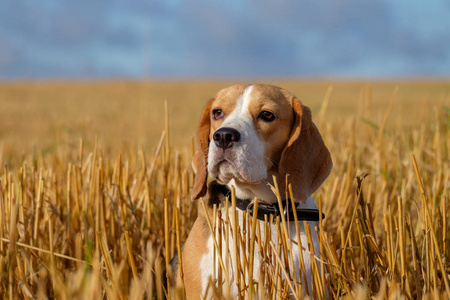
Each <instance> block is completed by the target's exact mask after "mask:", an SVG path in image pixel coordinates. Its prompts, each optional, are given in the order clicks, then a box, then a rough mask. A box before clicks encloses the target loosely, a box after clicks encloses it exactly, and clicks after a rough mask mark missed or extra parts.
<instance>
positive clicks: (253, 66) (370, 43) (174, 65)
mask: <svg viewBox="0 0 450 300" xmlns="http://www.w3.org/2000/svg"><path fill="white" fill-rule="evenodd" d="M449 16H450V2H449V1H445V0H428V1H417V0H410V1H387V0H386V1H384V0H380V1H366V0H342V1H336V0H327V1H325V0H323V1H318V0H316V1H313V0H306V1H286V0H278V1H273V0H272V1H269V0H259V1H244V0H241V1H236V0H230V1H218V0H216V1H206V0H191V1H181V0H161V1H157V0H153V1H119V0H108V1H100V0H91V1H84V0H77V1H73V0H72V1H65V0H42V1H31V0H28V1H24V0H0V79H6V80H9V79H34V78H50V79H52V78H75V79H80V78H81V79H82V78H94V79H95V78H132V79H140V78H163V79H180V78H202V79H204V78H226V77H271V78H274V77H305V78H308V77H311V78H321V77H339V78H367V79H371V78H414V77H420V78H423V77H445V78H448V77H450V17H449Z"/></svg>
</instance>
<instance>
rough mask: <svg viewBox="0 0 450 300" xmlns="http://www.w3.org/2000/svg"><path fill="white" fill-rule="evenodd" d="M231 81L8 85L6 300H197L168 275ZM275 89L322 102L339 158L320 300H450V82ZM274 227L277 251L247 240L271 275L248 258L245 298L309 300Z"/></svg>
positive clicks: (323, 237) (1, 141)
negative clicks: (209, 109) (217, 106)
mask: <svg viewBox="0 0 450 300" xmlns="http://www.w3.org/2000/svg"><path fill="white" fill-rule="evenodd" d="M232 83H235V82H231V81H230V82H151V83H144V82H119V81H118V82H96V83H87V82H86V83H83V82H77V83H74V82H57V83H51V82H22V83H2V84H0V166H1V172H0V212H1V213H0V238H1V241H0V298H2V299H34V298H35V299H47V298H48V299H152V298H162V297H163V296H168V297H170V298H172V299H176V298H183V297H184V293H183V289H182V287H178V288H177V287H171V288H170V291H169V292H167V291H166V290H164V289H163V287H162V284H161V280H163V278H162V276H161V274H162V271H163V270H164V269H165V265H166V263H167V262H168V259H170V258H171V257H172V255H173V254H174V253H175V252H176V251H177V249H179V248H180V246H181V245H182V244H183V242H184V240H185V239H186V237H187V235H188V233H189V228H190V227H191V226H192V224H193V222H194V220H195V217H196V214H197V210H198V209H202V205H201V203H200V205H198V204H197V203H192V202H191V201H190V198H189V193H190V188H191V185H192V183H193V176H194V175H193V171H192V169H191V167H190V160H191V157H192V154H193V151H194V150H195V143H194V141H193V139H194V137H195V130H196V126H197V121H198V119H199V116H200V113H201V110H202V108H203V105H204V104H205V103H206V101H207V100H208V99H209V98H210V97H211V96H213V95H214V94H215V93H216V92H217V91H218V90H219V89H221V88H223V87H226V86H228V85H230V84H232ZM269 83H272V84H276V85H279V86H282V87H284V88H286V89H287V90H289V91H291V92H293V93H294V94H296V95H297V97H298V98H299V99H301V100H302V102H303V104H304V105H307V106H309V107H310V108H311V109H312V112H313V120H314V122H315V124H316V125H317V126H318V128H319V130H320V132H321V133H322V136H323V138H324V141H325V144H326V145H327V146H328V148H329V150H330V152H331V155H332V158H333V162H334V168H333V171H332V173H331V175H330V177H329V178H328V179H327V180H326V181H325V183H324V185H323V186H322V187H321V188H320V189H319V190H318V191H317V192H316V193H315V195H314V198H315V200H316V202H317V203H319V202H320V205H321V209H322V210H323V212H324V213H325V215H326V217H325V219H324V220H322V222H321V223H320V225H319V227H320V232H321V233H320V243H321V252H322V253H321V254H322V260H323V262H324V264H322V266H323V267H324V268H325V270H326V271H327V272H323V273H321V272H319V270H318V268H317V265H316V267H315V269H313V272H314V278H313V285H314V287H315V289H314V293H313V294H311V295H309V297H310V298H317V299H322V298H323V297H324V295H326V294H328V295H329V296H330V297H332V298H341V297H344V298H348V299H354V298H361V299H363V298H368V297H372V298H374V299H398V298H400V297H404V298H406V299H417V298H433V299H435V298H441V299H448V298H450V287H449V284H450V250H449V249H450V242H449V237H450V234H449V232H450V224H449V223H450V222H449V220H448V219H449V216H450V200H449V199H448V198H449V190H450V83H449V82H431V81H430V82H427V81H425V82H420V81H416V82H406V81H405V82H327V81H302V82H297V81H283V82H269ZM165 100H167V102H166V103H167V106H166V105H165ZM210 221H211V223H210V225H211V227H210V228H211V230H214V231H217V230H219V231H220V232H221V234H222V233H223V234H231V233H230V232H231V231H232V230H233V229H234V228H236V227H235V226H234V224H232V223H233V222H232V218H231V217H230V218H227V217H226V216H217V218H214V219H213V220H210ZM271 222H273V223H276V224H277V226H278V227H277V228H278V230H279V236H280V237H281V238H280V240H279V243H278V244H277V245H273V244H270V245H269V244H267V243H265V242H264V239H262V238H261V239H260V238H259V235H258V232H260V228H258V226H256V225H255V224H253V223H252V220H250V219H249V220H248V223H246V224H248V226H246V228H237V230H236V232H233V234H236V235H237V236H238V237H239V243H237V245H236V247H238V248H239V249H248V248H253V249H254V250H253V251H259V252H260V255H261V257H263V258H264V262H263V265H264V267H263V268H262V269H261V273H262V274H260V275H261V277H263V278H266V279H267V282H266V284H264V285H263V284H262V283H261V282H253V281H251V280H249V278H248V273H249V269H251V268H252V263H251V262H252V259H251V253H244V254H243V259H242V260H241V261H240V266H239V267H238V270H239V272H238V274H237V277H239V280H238V284H239V290H240V291H241V295H242V297H243V298H244V297H245V298H250V297H252V296H253V297H254V298H266V299H283V298H286V297H288V296H289V295H290V296H291V297H292V298H301V297H302V295H304V293H303V291H302V282H295V281H290V280H286V278H288V277H289V274H287V271H286V270H288V269H289V266H290V263H291V262H290V261H289V257H290V255H289V252H290V247H289V244H288V243H286V239H285V238H283V237H284V235H283V220H271ZM266 225H267V224H265V225H264V224H263V225H259V226H266ZM311 234H317V231H316V230H315V229H314V228H311ZM304 251H309V250H308V249H304ZM243 252H246V251H243ZM311 255H313V254H312V253H311ZM218 259H219V260H221V261H222V262H224V263H223V265H221V266H220V267H219V270H218V273H219V278H214V279H213V280H215V281H217V282H224V283H223V284H221V285H222V286H223V289H217V288H216V285H215V284H211V285H210V287H209V293H210V295H213V296H214V298H220V297H226V293H227V286H226V285H227V282H226V280H225V281H224V280H223V278H224V277H225V276H223V273H224V272H225V271H226V270H227V261H229V257H220V258H218Z"/></svg>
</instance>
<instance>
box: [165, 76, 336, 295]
mask: <svg viewBox="0 0 450 300" xmlns="http://www.w3.org/2000/svg"><path fill="white" fill-rule="evenodd" d="M198 146H199V149H198V150H197V152H196V153H195V155H194V158H193V162H192V165H193V169H194V171H195V173H196V176H195V182H194V186H193V189H192V194H191V198H192V199H193V200H196V199H199V198H200V197H203V196H205V195H206V194H207V193H208V194H209V195H208V200H206V207H207V214H208V215H209V216H206V215H205V211H204V209H203V207H202V206H201V205H200V206H199V209H198V217H197V219H196V221H195V223H194V225H193V227H192V229H191V231H190V233H189V236H188V238H187V240H186V242H185V244H184V246H183V250H182V254H181V255H182V267H183V270H182V271H183V275H184V284H185V289H186V295H187V297H188V298H198V297H199V296H205V292H206V288H207V286H208V282H209V280H210V278H213V276H214V274H213V272H214V270H217V267H216V268H215V267H214V259H213V257H214V252H215V247H214V240H213V237H212V235H211V232H210V230H209V227H208V224H207V219H206V218H207V217H209V219H210V220H211V218H212V214H213V213H212V211H213V205H214V204H218V203H222V204H223V203H224V201H226V200H225V199H227V198H226V197H225V196H226V195H227V194H229V190H230V189H231V188H232V187H234V189H235V196H236V199H237V200H236V201H237V207H238V209H237V210H238V216H239V222H240V223H242V222H243V221H242V210H246V208H247V207H248V206H249V204H251V203H252V201H253V199H254V198H255V197H257V198H258V199H259V201H260V205H258V220H259V221H260V222H264V221H261V220H264V214H274V216H276V215H279V214H280V213H286V212H287V211H288V212H289V213H290V216H291V217H290V218H289V220H290V221H291V222H292V221H293V220H294V217H293V215H292V208H285V210H284V212H280V210H279V209H277V208H278V204H277V197H276V195H275V194H274V192H273V190H272V188H271V186H273V184H274V182H273V179H272V178H273V176H275V177H276V178H277V181H278V185H279V187H280V190H281V189H283V190H284V187H285V186H286V182H285V181H286V178H288V180H289V183H291V185H292V189H293V196H294V200H295V203H296V205H297V207H296V210H297V215H298V216H299V217H298V219H299V220H301V221H299V222H300V228H301V244H302V245H303V248H305V249H308V244H307V239H306V234H305V231H304V228H303V221H302V220H307V221H308V222H309V223H310V227H311V228H314V226H316V222H315V221H317V220H318V219H319V217H318V210H317V207H316V205H315V203H314V200H313V199H312V197H311V194H312V193H314V192H315V191H316V190H317V189H318V188H319V186H320V185H321V184H322V183H323V182H324V180H325V179H326V178H327V177H328V175H329V173H330V171H331V168H332V161H331V156H330V153H329V151H328V149H327V147H326V146H325V144H324V142H323V140H322V137H321V135H320V133H319V132H318V130H317V128H316V126H315V125H314V124H313V122H312V120H311V111H310V109H309V108H308V107H306V106H303V105H302V103H301V102H300V101H299V100H298V99H297V98H296V97H295V96H294V95H293V94H291V93H289V92H288V91H286V90H284V89H282V88H279V87H275V86H272V85H265V84H254V85H244V84H240V85H234V86H231V87H228V88H225V89H223V90H221V91H219V92H218V93H217V95H216V96H215V97H214V98H212V99H210V100H209V101H208V103H207V104H206V107H205V109H204V110H203V113H202V116H201V119H200V124H199V126H198ZM208 175H209V177H211V179H213V180H214V181H213V182H212V183H210V184H209V187H208V185H207V179H208ZM287 175H288V176H287ZM205 199H206V198H205ZM284 200H285V199H284ZM283 202H285V201H283ZM286 202H289V201H286ZM261 203H265V206H264V207H266V208H265V209H263V208H261V209H260V208H259V207H260V206H261ZM272 204H275V205H272ZM221 207H222V210H223V213H222V215H225V213H226V212H225V205H222V206H221ZM229 210H231V205H229ZM260 212H261V213H260ZM302 216H303V217H302ZM242 225H243V224H240V228H243V227H242ZM273 226H275V225H273ZM261 227H264V225H263V226H261ZM289 231H290V232H288V234H289V236H290V237H291V247H292V249H293V250H292V252H293V254H294V255H293V256H294V258H293V260H294V265H296V266H297V267H296V268H297V269H296V272H295V274H300V272H299V269H298V266H299V255H300V251H299V249H298V243H297V234H296V230H295V226H289ZM272 232H275V236H272V237H271V238H272V240H273V241H274V243H275V242H276V240H277V239H276V229H275V230H272ZM262 236H263V237H264V235H263V234H262ZM312 238H313V242H314V248H315V253H316V255H317V253H319V243H318V241H317V237H316V235H315V234H312ZM230 240H232V238H230ZM223 244H225V241H223ZM231 245H232V244H231ZM229 249H231V251H233V250H232V249H233V247H232V246H231V247H229ZM255 252H257V251H255ZM303 253H304V257H303V259H304V266H305V269H306V270H305V272H306V274H307V278H308V280H309V281H310V279H311V262H310V255H309V253H307V251H304V252H303ZM231 257H234V256H233V255H231ZM216 263H217V262H216ZM171 265H172V274H173V278H172V284H174V285H175V284H179V283H181V277H180V273H181V272H180V270H179V263H178V254H177V255H175V257H174V258H173V259H172V262H171ZM259 268H260V262H259V258H258V254H257V253H255V259H254V272H253V278H254V279H255V280H258V276H259ZM233 274H234V273H233V272H231V271H230V274H229V277H230V282H231V283H233V280H234V278H233ZM231 285H232V288H231V295H230V296H232V297H233V296H234V297H236V296H238V295H237V292H238V290H237V287H235V286H236V284H231ZM309 289H310V292H311V286H310V285H309ZM310 295H311V294H310ZM210 296H211V295H209V296H207V297H210Z"/></svg>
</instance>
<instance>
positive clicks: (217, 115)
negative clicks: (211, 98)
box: [212, 109, 223, 120]
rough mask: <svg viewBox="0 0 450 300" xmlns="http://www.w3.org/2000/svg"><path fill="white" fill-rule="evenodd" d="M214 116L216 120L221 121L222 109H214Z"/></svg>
mask: <svg viewBox="0 0 450 300" xmlns="http://www.w3.org/2000/svg"><path fill="white" fill-rule="evenodd" d="M212 114H213V118H214V119H215V120H219V119H220V118H222V117H223V111H222V110H221V109H214V110H213V112H212Z"/></svg>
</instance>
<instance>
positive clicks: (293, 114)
mask: <svg viewBox="0 0 450 300" xmlns="http://www.w3.org/2000/svg"><path fill="white" fill-rule="evenodd" d="M198 143H199V145H198V146H199V149H198V150H197V152H196V153H195V155H194V159H193V163H192V165H193V168H194V171H195V172H196V177H195V183H194V187H193V189H192V194H191V198H192V199H198V198H199V197H201V196H204V195H205V194H206V191H207V188H206V181H207V178H208V174H209V176H210V177H211V178H213V179H215V180H217V181H218V182H219V183H221V184H225V185H228V186H231V185H234V186H235V188H236V195H237V197H239V198H243V199H249V198H253V197H255V196H257V197H259V198H260V199H262V200H265V201H269V202H273V201H275V199H276V198H275V195H274V194H273V192H272V191H271V189H270V186H269V184H273V182H272V175H275V176H276V177H277V180H278V183H279V186H280V188H284V187H285V185H286V182H285V179H286V175H288V178H289V179H288V180H289V182H290V183H291V184H292V189H293V193H294V198H295V201H297V202H305V201H306V199H307V198H308V197H309V196H310V195H311V194H312V193H313V192H315V191H316V190H317V189H318V188H319V186H320V185H321V184H322V183H323V181H324V180H325V179H326V178H327V176H328V175H329V173H330V171H331V168H332V161H331V156H330V153H329V151H328V149H327V148H326V146H325V144H324V142H323V140H322V137H321V136H320V133H319V132H318V130H317V128H316V126H315V125H314V124H313V122H312V119H311V111H310V109H309V108H308V107H306V106H303V105H302V104H301V102H300V101H299V100H298V99H297V98H295V96H294V95H292V94H291V93H289V92H287V91H286V90H284V89H281V88H279V87H275V86H272V85H263V84H257V85H234V86H231V87H228V88H225V89H223V90H221V91H219V92H218V93H217V95H216V96H215V97H214V98H212V99H210V100H209V101H208V103H207V104H206V107H205V109H204V110H203V113H202V116H201V119H200V124H199V127H198Z"/></svg>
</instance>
